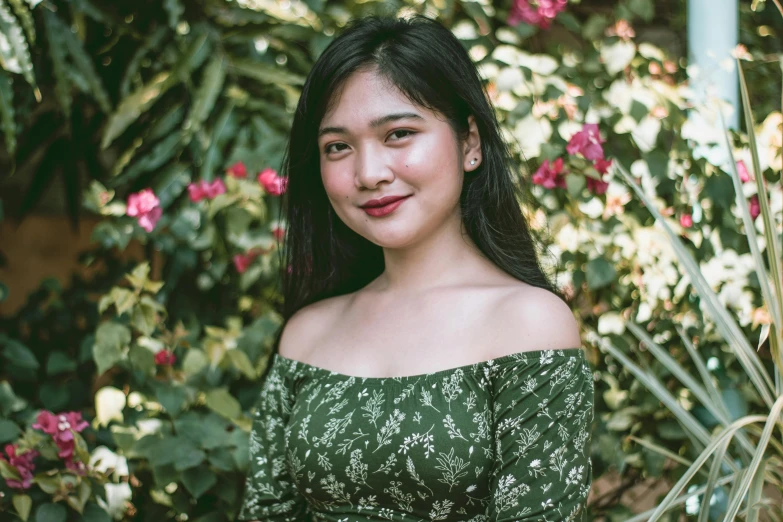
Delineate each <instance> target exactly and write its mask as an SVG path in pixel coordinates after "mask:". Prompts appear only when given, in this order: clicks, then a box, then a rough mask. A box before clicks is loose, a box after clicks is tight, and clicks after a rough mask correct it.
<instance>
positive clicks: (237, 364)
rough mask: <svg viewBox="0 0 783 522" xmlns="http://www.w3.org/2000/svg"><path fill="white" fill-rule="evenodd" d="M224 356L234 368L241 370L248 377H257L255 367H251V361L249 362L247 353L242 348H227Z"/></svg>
mask: <svg viewBox="0 0 783 522" xmlns="http://www.w3.org/2000/svg"><path fill="white" fill-rule="evenodd" d="M226 358H227V359H228V360H229V361H230V362H231V365H232V366H233V367H234V368H236V369H237V370H239V371H240V372H242V373H243V374H244V375H245V376H246V377H247V378H248V379H251V380H255V379H256V378H257V377H258V376H257V374H256V370H255V368H253V363H251V362H250V359H249V358H248V356H247V354H246V353H245V352H243V351H242V350H238V349H233V350H228V351H226Z"/></svg>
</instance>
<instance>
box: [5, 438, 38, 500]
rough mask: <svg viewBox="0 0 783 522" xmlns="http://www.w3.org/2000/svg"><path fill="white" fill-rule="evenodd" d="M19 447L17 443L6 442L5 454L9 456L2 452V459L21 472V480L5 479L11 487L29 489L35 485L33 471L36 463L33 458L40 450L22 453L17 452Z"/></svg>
mask: <svg viewBox="0 0 783 522" xmlns="http://www.w3.org/2000/svg"><path fill="white" fill-rule="evenodd" d="M18 451H19V447H18V446H17V445H16V444H6V446H5V454H6V455H8V458H5V457H3V455H2V454H0V460H2V461H4V462H7V463H8V464H10V465H11V466H13V467H14V468H16V471H18V472H19V476H20V477H21V481H19V480H14V479H5V483H6V484H8V487H9V488H14V489H29V488H30V486H32V485H33V471H35V465H34V464H33V459H34V458H35V457H37V456H38V452H37V451H35V450H27V451H25V452H22V453H17V452H18Z"/></svg>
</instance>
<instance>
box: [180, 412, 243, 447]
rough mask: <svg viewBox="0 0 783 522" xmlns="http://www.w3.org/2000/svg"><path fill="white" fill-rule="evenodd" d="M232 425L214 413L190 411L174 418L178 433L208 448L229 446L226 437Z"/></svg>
mask: <svg viewBox="0 0 783 522" xmlns="http://www.w3.org/2000/svg"><path fill="white" fill-rule="evenodd" d="M232 425H233V424H232V423H231V422H229V421H227V420H225V419H223V418H222V417H220V416H219V415H216V414H214V413H207V414H199V413H195V412H188V413H185V414H184V415H182V416H181V417H179V418H177V419H175V420H174V427H175V428H176V430H177V433H180V434H182V436H183V437H185V438H187V439H189V440H191V441H192V442H193V443H194V444H197V445H198V446H199V447H201V448H203V449H207V450H212V449H216V448H225V447H226V446H229V445H230V443H229V442H228V441H227V440H226V438H227V437H228V434H229V427H231V426H232Z"/></svg>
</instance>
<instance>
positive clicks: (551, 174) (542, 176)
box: [533, 158, 566, 189]
mask: <svg viewBox="0 0 783 522" xmlns="http://www.w3.org/2000/svg"><path fill="white" fill-rule="evenodd" d="M533 183H535V184H536V185H541V186H543V187H545V188H548V189H553V188H555V187H560V188H565V187H566V182H565V173H564V172H563V158H557V159H556V160H555V162H554V163H551V164H550V163H549V160H544V163H542V164H541V166H540V167H538V170H537V171H536V173H535V174H533Z"/></svg>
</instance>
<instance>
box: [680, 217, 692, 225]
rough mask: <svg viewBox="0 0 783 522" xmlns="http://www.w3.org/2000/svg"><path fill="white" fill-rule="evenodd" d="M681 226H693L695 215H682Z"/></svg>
mask: <svg viewBox="0 0 783 522" xmlns="http://www.w3.org/2000/svg"><path fill="white" fill-rule="evenodd" d="M680 226H681V227H682V228H691V227H692V226H693V217H691V215H690V214H683V215H681V216H680Z"/></svg>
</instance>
